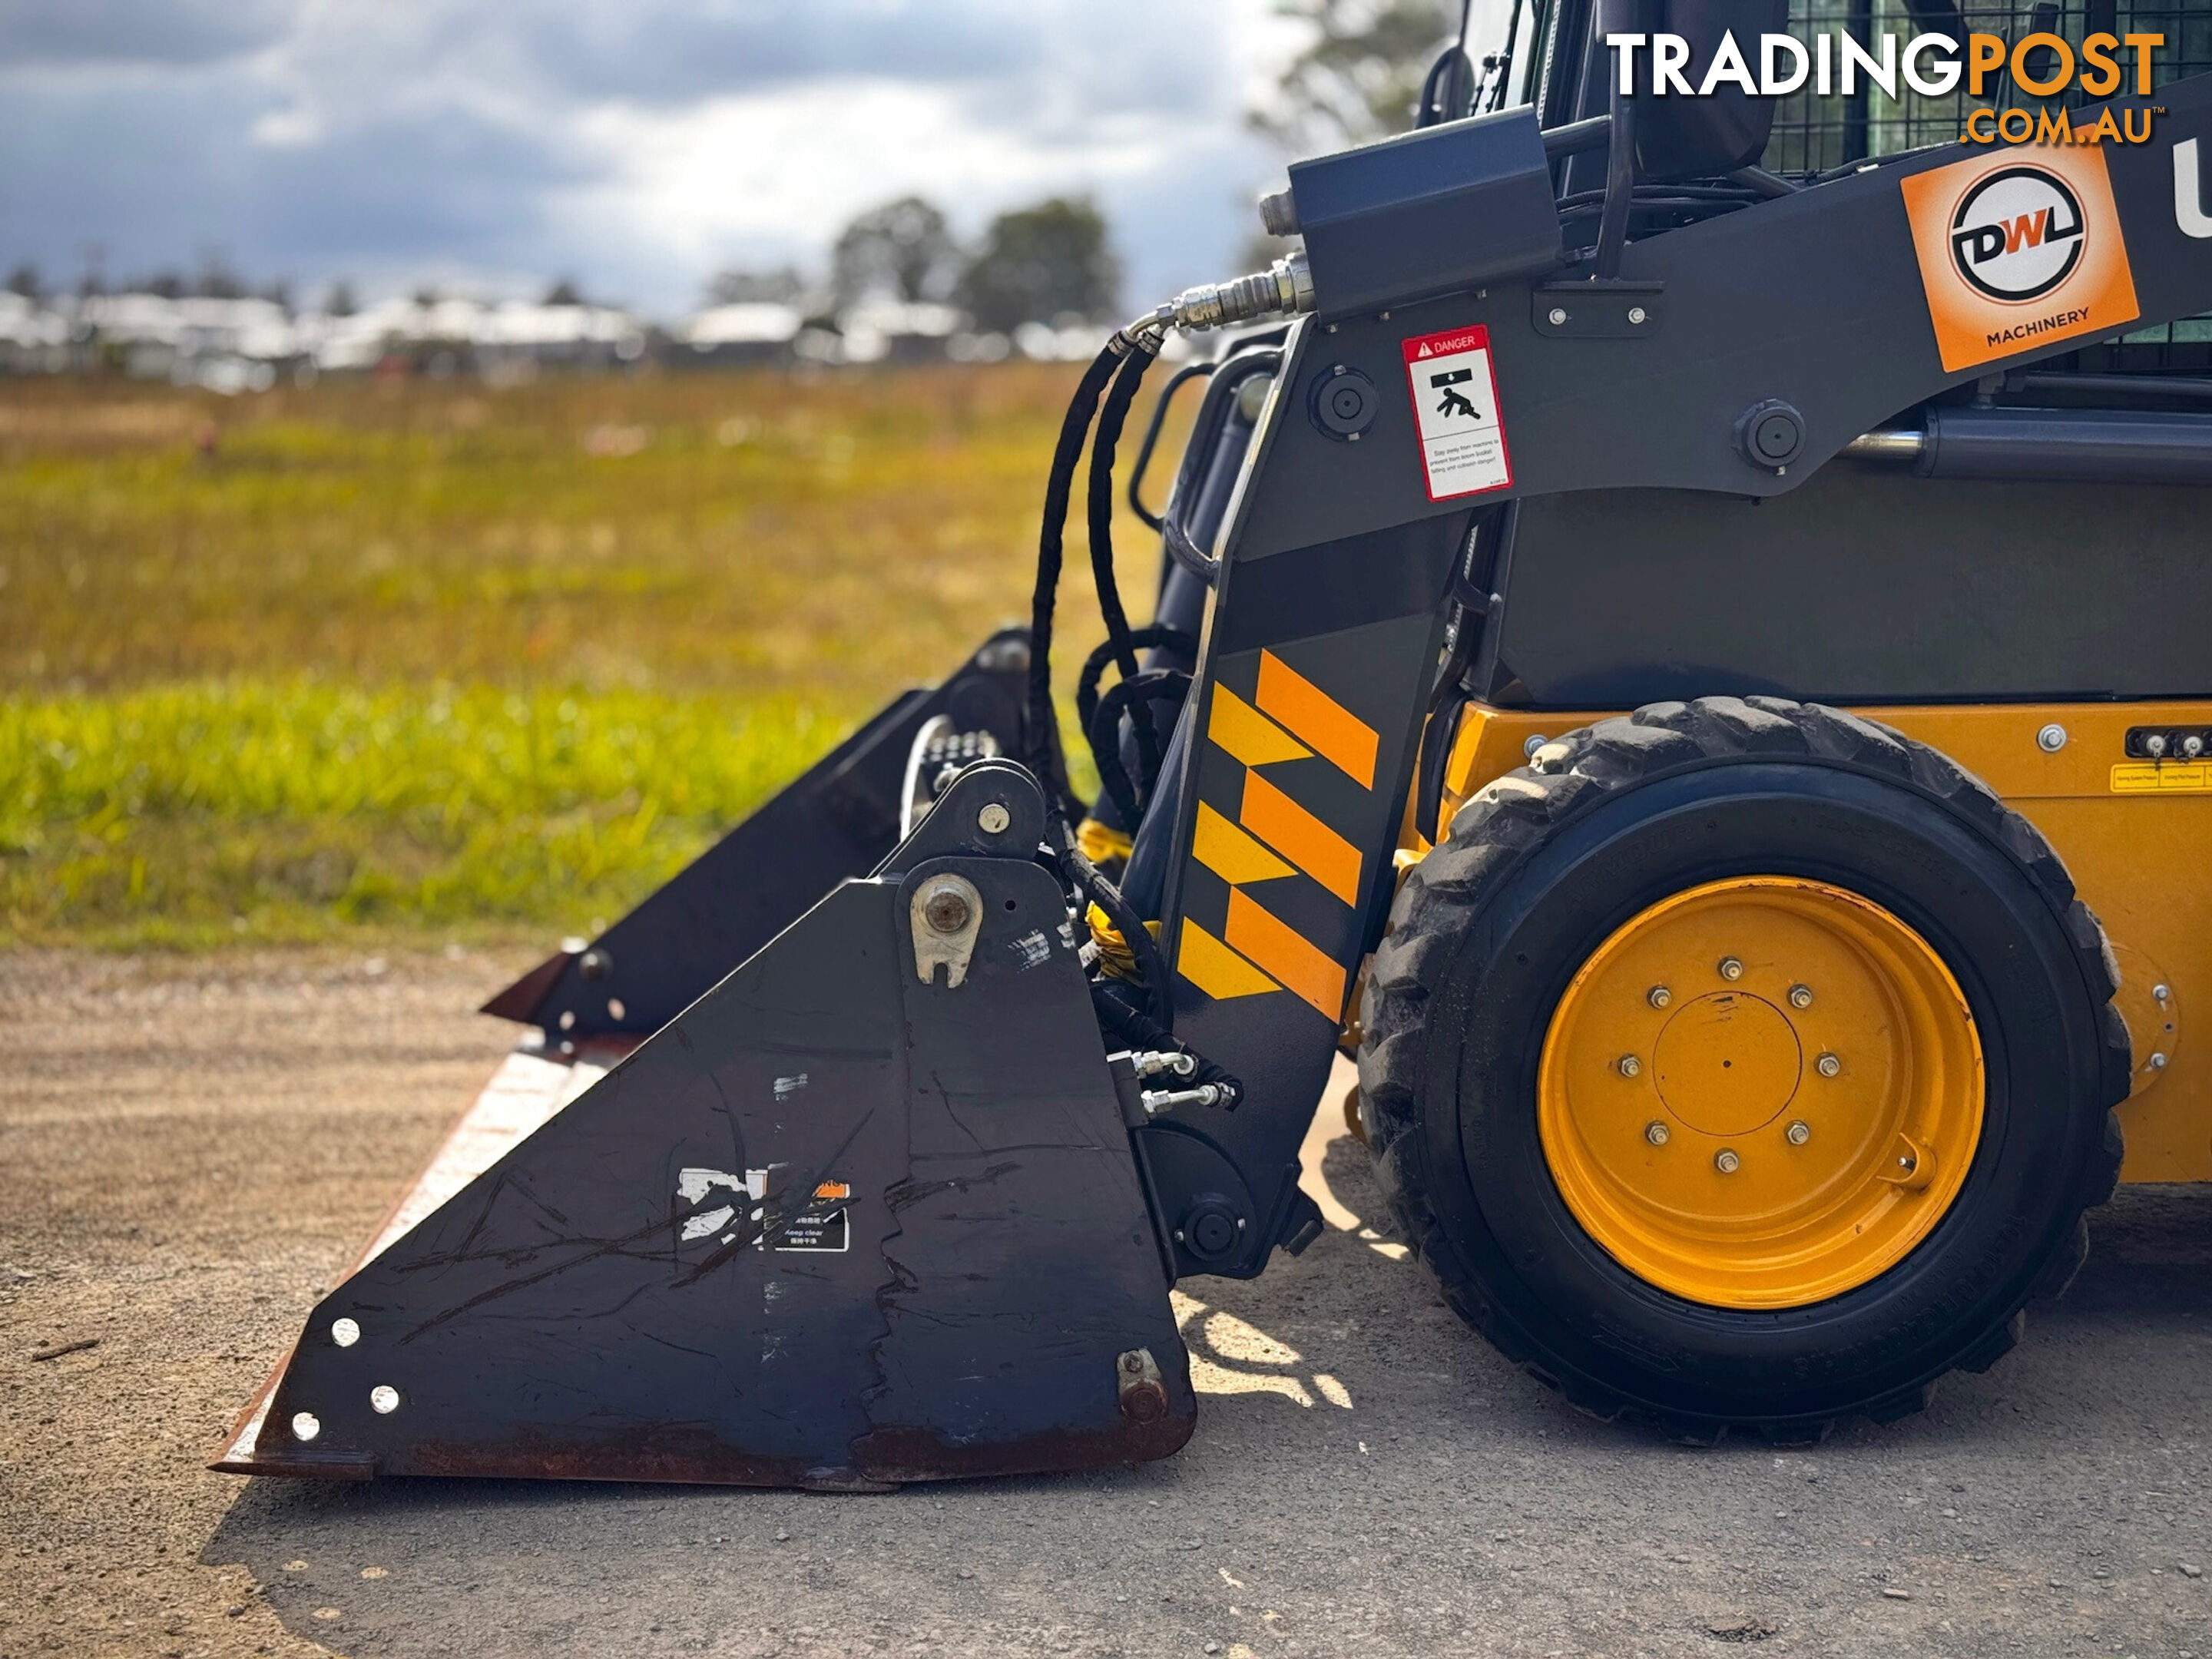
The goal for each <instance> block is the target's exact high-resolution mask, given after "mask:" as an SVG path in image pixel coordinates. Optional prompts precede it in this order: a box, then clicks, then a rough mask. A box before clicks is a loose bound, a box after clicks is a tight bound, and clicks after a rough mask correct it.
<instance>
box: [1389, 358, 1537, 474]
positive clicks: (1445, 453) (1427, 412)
mask: <svg viewBox="0 0 2212 1659" xmlns="http://www.w3.org/2000/svg"><path fill="white" fill-rule="evenodd" d="M1404 344H1405V350H1406V378H1407V382H1408V384H1410V385H1411V386H1412V387H1413V420H1414V422H1415V423H1416V424H1417V425H1418V426H1419V428H1420V432H1421V465H1422V467H1423V468H1424V470H1425V471H1426V473H1427V476H1428V483H1429V499H1430V500H1431V501H1449V500H1451V499H1452V498H1453V497H1454V496H1455V495H1480V494H1481V493H1482V492H1483V491H1484V490H1486V489H1504V488H1505V487H1506V486H1507V485H1509V484H1510V483H1512V482H1513V463H1512V461H1511V460H1510V459H1509V458H1508V457H1507V455H1506V453H1505V428H1504V424H1503V423H1502V422H1500V421H1499V420H1498V376H1497V375H1496V374H1495V373H1493V372H1492V368H1491V366H1490V331H1489V330H1488V329H1487V328H1485V327H1483V326H1481V325H1480V324H1478V325H1475V326H1474V327H1472V328H1455V329H1447V330H1446V331H1444V332H1443V333H1442V334H1422V335H1418V336H1416V337H1414V338H1413V339H1410V340H1407V341H1406V342H1405V343H1404Z"/></svg>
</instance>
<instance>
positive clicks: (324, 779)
mask: <svg viewBox="0 0 2212 1659" xmlns="http://www.w3.org/2000/svg"><path fill="white" fill-rule="evenodd" d="M1073 378H1074V371H1073V370H1072V369H1066V368H1056V367H1044V366H1018V367H1000V368H979V369H962V368H912V369H904V370H890V371H883V372H878V373H869V374H849V375H848V374H839V375H835V376H823V377H820V378H817V379H815V380H796V379H793V378H792V377H788V376H785V375H781V374H770V373H765V372H764V373H760V374H701V375H697V376H681V375H654V376H643V377H639V378H635V379H623V380H561V381H543V382H539V383H538V384H536V385H532V386H520V387H512V388H507V389H501V390H490V389H487V388H485V387H483V386H475V385H462V384H454V383H447V384H444V385H439V384H433V383H425V382H419V381H418V382H410V383H398V384H364V383H349V384H325V385H324V386H317V387H313V388H306V389H286V390H283V391H279V392H271V393H268V394H265V395H264V396H261V397H258V398H242V399H239V400H236V401H228V402H227V401H222V400H219V399H215V398H210V397H208V396H206V395H205V394H199V393H193V392H169V391H167V390H166V389H149V388H147V387H145V386H137V385H130V384H127V383H112V382H111V383H100V382H93V383H83V382H75V383H72V382H66V381H36V382H30V381H19V382H14V383H8V384H4V385H0V921H4V924H5V926H6V927H7V928H8V929H9V931H10V932H11V933H13V934H14V935H15V937H17V938H18V939H38V940H42V941H53V940H67V939H92V940H100V941H107V942H116V943H145V942H160V941H175V942H191V941H196V940H202V939H207V938H210V937H212V936H221V937H226V938H228V937H230V936H232V935H233V934H234V933H240V932H243V933H247V934H249V935H251V936H254V937H261V938H298V937H314V936H319V935H321V934H325V933H330V932H331V931H332V930H337V929H355V928H361V927H375V928H380V929H385V930H394V929H397V930H400V931H403V932H404V931H408V930H419V929H421V928H423V927H436V928H438V929H441V930H445V931H451V930H453V929H456V928H459V929H469V928H472V927H483V926H486V925H492V924H497V923H521V924H538V923H546V924H556V925H559V926H562V927H576V926H580V925H585V924H586V923H588V921H589V920H590V919H591V918H592V917H593V916H597V915H610V914H613V913H616V912H617V911H618V910H619V908H621V907H622V906H623V905H625V904H627V903H629V902H631V901H632V900H634V899H635V897H636V896H638V894H639V893H640V892H641V891H642V890H644V889H645V888H646V887H647V886H649V885H650V884H652V883H653V882H655V881H657V880H659V879H660V878H662V877H664V876H665V874H666V873H667V872H668V871H669V870H670V869H671V868H672V867H673V866H675V865H676V864H677V863H678V862H680V861H681V860H682V859H683V858H684V857H686V856H688V855H689V854H690V853H691V852H693V851H696V848H698V847H699V846H700V845H701V844H702V843H703V842H704V841H705V839H706V838H707V837H708V836H710V835H711V834H712V833H714V830H715V829H717V828H719V827H720V826H721V825H723V824H726V823H727V822H729V820H730V819H731V818H732V817H734V816H736V815H738V814H740V813H742V812H743V811H745V810H746V809H747V808H749V807H750V805H753V804H754V803H756V802H757V800H758V799H760V797H761V796H762V795H763V793H766V792H767V791H768V790H769V789H770V788H772V787H775V785H776V784H777V783H779V782H780V781H781V780H782V779H784V778H785V777H787V776H789V775H791V774H792V773H793V772H794V771H796V770H797V769H799V767H800V766H801V765H803V764H804V763H805V762H806V761H807V760H808V759H810V758H811V757H812V756H813V755H814V754H816V753H817V752H819V750H821V749H822V748H823V747H826V746H827V744H829V742H831V741H832V740H834V738H835V737H836V735H837V733H838V732H839V731H840V730H842V729H843V728H845V727H847V726H849V725H850V724H851V723H852V722H853V721H854V720H857V719H858V718H860V717H861V716H862V715H864V714H866V712H867V711H869V710H870V709H872V708H874V707H876V706H878V705H879V704H880V703H881V702H883V701H884V699H885V698H886V697H888V696H890V694H891V693H892V692H893V691H895V690H897V689H898V688H900V687H902V686H903V685H906V684H913V683H915V682H917V681H920V680H926V679H930V678H936V677H937V676H939V674H941V673H942V672H943V671H945V669H946V668H947V667H949V666H950V665H951V664H952V663H954V662H955V661H957V659H959V657H960V656H961V655H962V654H963V653H964V652H965V651H966V650H967V649H968V648H969V647H970V646H971V645H972V644H973V643H974V642H975V641H976V640H977V639H979V638H980V637H981V635H983V634H984V633H986V632H987V630H988V629H990V628H991V627H993V626H994V625H995V624H997V623H1000V621H1002V620H1005V619H1008V618H1012V617H1018V616H1020V615H1022V614H1024V612H1025V611H1026V609H1027V604H1028V593H1029V584H1030V568H1031V562H1032V559H1033V557H1034V548H1035V541H1036V512H1037V504H1038V501H1039V499H1040V497H1041V495H1042V488H1043V476H1044V470H1045V466H1046V463H1047V460H1048V457H1049V453H1050V449H1051V444H1052V440H1053V435H1054V431H1055V429H1056V428H1057V424H1058V422H1059V418H1060V410H1061V408H1062V405H1063V404H1064V401H1065V398H1066V395H1067V392H1068V390H1069V389H1070V386H1072V383H1073ZM1073 540H1074V545H1073V546H1072V547H1071V556H1072V558H1071V563H1072V572H1073V574H1071V578H1070V581H1069V585H1068V588H1067V591H1066V598H1065V600H1064V603H1065V605H1066V608H1067V610H1068V611H1069V612H1070V616H1071V625H1070V629H1069V638H1068V640H1067V646H1066V650H1065V651H1064V652H1063V653H1062V654H1063V666H1065V665H1067V664H1069V663H1072V662H1073V661H1074V660H1079V656H1080V653H1081V651H1082V650H1083V649H1085V648H1086V647H1088V646H1089V645H1090V644H1091V642H1092V641H1093V640H1094V639H1095V638H1096V637H1097V623H1096V604H1095V600H1094V599H1093V598H1092V596H1091V592H1090V588H1089V583H1088V580H1087V575H1086V574H1085V573H1084V571H1083V569H1082V567H1081V563H1080V553H1079V549H1080V544H1081V542H1080V536H1079V534H1078V535H1076V536H1075V537H1074V538H1073ZM1122 546H1123V548H1124V561H1123V566H1124V571H1125V574H1124V580H1125V582H1126V583H1127V584H1128V585H1129V586H1130V589H1131V592H1132V593H1133V595H1134V594H1141V593H1142V592H1145V591H1146V588H1147V586H1148V583H1149V580H1150V574H1151V571H1150V562H1151V559H1152V554H1151V552H1150V548H1151V546H1152V543H1151V541H1150V539H1149V538H1146V537H1145V536H1144V535H1143V534H1142V532H1141V529H1140V527H1139V526H1135V525H1134V523H1133V521H1132V522H1131V523H1130V524H1129V526H1128V528H1127V531H1126V532H1125V533H1124V535H1123V537H1122ZM1137 608H1138V609H1139V610H1140V611H1141V608H1142V607H1141V605H1139V606H1138V607H1137Z"/></svg>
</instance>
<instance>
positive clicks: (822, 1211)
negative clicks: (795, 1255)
mask: <svg viewBox="0 0 2212 1659" xmlns="http://www.w3.org/2000/svg"><path fill="white" fill-rule="evenodd" d="M852 1196H853V1188H852V1183H851V1182H845V1181H825V1182H821V1183H820V1184H819V1185H818V1186H817V1187H816V1188H815V1189H814V1198H813V1201H812V1202H811V1203H810V1204H809V1205H807V1206H806V1207H805V1209H803V1210H801V1211H800V1212H799V1213H798V1214H797V1215H795V1216H793V1217H792V1218H791V1219H790V1220H789V1221H787V1222H786V1223H785V1224H784V1227H783V1237H781V1239H779V1240H778V1241H777V1242H776V1246H775V1248H776V1249H779V1250H809V1251H829V1252H831V1253H832V1254H834V1253H836V1252H838V1251H842V1250H844V1249H849V1248H850V1247H851V1244H852V1242H853V1234H852V1228H851V1225H849V1224H848V1221H847V1219H846V1215H845V1204H846V1200H848V1199H850V1198H851V1197H852Z"/></svg>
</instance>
